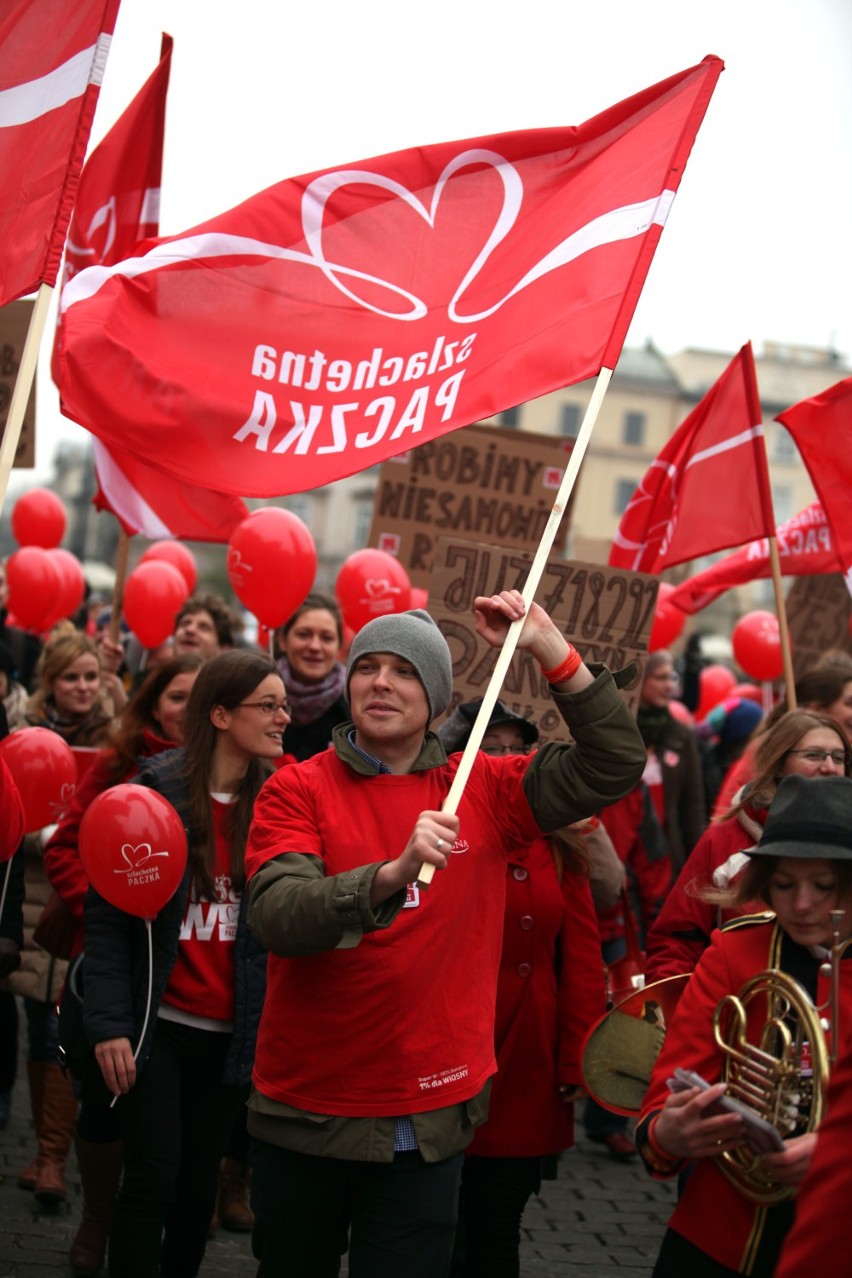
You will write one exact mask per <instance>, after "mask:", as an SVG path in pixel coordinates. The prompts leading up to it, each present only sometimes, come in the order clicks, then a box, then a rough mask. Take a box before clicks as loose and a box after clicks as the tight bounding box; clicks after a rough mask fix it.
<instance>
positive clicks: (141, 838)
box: [78, 784, 187, 919]
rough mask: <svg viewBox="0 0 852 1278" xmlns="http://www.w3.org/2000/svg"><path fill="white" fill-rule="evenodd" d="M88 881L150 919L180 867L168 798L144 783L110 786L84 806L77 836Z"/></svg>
mask: <svg viewBox="0 0 852 1278" xmlns="http://www.w3.org/2000/svg"><path fill="white" fill-rule="evenodd" d="M78 846H79V848H80V859H81V861H82V862H83V869H84V870H85V871H86V874H87V876H88V879H89V882H90V883H91V885H92V887H93V888H94V889H95V891H96V892H99V893H100V895H101V896H102V897H103V898H104V900H106V901H109V903H110V905H114V906H115V907H116V908H117V909H119V910H123V911H124V912H125V913H126V914H133V915H135V916H136V917H137V918H140V919H153V918H155V917H156V915H158V914H159V912H160V910H161V909H162V908H163V906H164V905H165V904H166V902H167V901H169V900H171V898H172V896H174V894H175V892H176V891H177V889H178V887H179V886H180V884H181V881H182V880H183V875H184V871H185V869H186V857H187V841H186V830H185V829H184V825H183V822H182V821H181V819H180V817H179V816H178V814H177V812H176V811H175V809H174V808H173V807H172V805H171V804H170V803H169V801H168V799H166V798H164V797H163V795H161V794H158V793H157V791H156V790H149V789H148V787H147V786H144V785H130V784H124V785H114V786H112V787H111V789H109V790H103V791H102V792H101V793H100V794H99V795H98V796H97V798H96V799H94V800H93V801H92V802H91V803H90V804H89V806H88V808H87V809H86V811H85V813H84V815H83V819H82V821H81V822H80V834H79V838H78Z"/></svg>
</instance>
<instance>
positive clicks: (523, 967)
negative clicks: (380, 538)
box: [517, 963, 532, 976]
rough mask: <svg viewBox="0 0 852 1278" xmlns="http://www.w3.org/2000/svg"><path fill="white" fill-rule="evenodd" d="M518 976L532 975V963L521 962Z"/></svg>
mask: <svg viewBox="0 0 852 1278" xmlns="http://www.w3.org/2000/svg"><path fill="white" fill-rule="evenodd" d="M517 972H518V976H531V975H532V963H519V964H518V967H517Z"/></svg>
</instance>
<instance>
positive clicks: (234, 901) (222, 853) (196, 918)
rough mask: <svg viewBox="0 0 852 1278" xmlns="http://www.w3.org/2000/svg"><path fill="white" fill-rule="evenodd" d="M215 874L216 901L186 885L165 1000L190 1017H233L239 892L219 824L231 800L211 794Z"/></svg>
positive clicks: (222, 821) (216, 1019)
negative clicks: (185, 894) (181, 917)
mask: <svg viewBox="0 0 852 1278" xmlns="http://www.w3.org/2000/svg"><path fill="white" fill-rule="evenodd" d="M210 804H211V808H212V813H213V837H214V840H215V849H214V850H215V854H216V873H215V876H214V885H215V900H213V901H207V900H199V898H198V894H197V891H196V889H195V886H194V885H192V886H191V887H190V889H189V896H188V898H187V902H186V911H185V913H184V916H183V923H182V924H181V929H180V940H179V943H178V954H177V961H176V963H175V965H174V967H173V968H172V973H171V976H170V977H169V983H168V985H167V986H166V991H165V993H164V995H163V1003H164V1004H166V1005H167V1006H169V1007H175V1008H177V1009H178V1011H181V1012H186V1013H188V1014H189V1015H191V1016H202V1017H205V1018H206V1019H208V1020H214V1021H227V1022H231V1021H233V1019H234V941H235V939H236V935H237V920H238V918H239V913H240V894H239V892H235V891H234V890H233V888H232V887H231V850H230V844H229V842H228V840H227V839H226V837H225V833H224V829H223V825H224V820H225V815H226V813H227V812H228V808H229V806H230V805H229V804H227V803H223V802H221V801H220V800H219V799H216V798H214V797H213V796H212V795H211V796H210Z"/></svg>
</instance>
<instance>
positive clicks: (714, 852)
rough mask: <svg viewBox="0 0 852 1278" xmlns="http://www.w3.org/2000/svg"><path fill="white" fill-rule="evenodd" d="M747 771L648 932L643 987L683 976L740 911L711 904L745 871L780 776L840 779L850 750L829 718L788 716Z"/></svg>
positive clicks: (804, 713) (766, 737)
mask: <svg viewBox="0 0 852 1278" xmlns="http://www.w3.org/2000/svg"><path fill="white" fill-rule="evenodd" d="M754 766H755V773H754V777H753V779H752V780H751V781H750V782H749V783H748V784H747V785H745V786H743V787H742V788H741V789H740V790H739V792H738V793H737V795H736V796H735V801H734V803H733V805H732V806H731V807H730V808H729V809H728V811H727V812H726V813H725V814H724V815H723V816H722V817H720V818H719V819H718V820H716V821H714V822H713V823H712V824H711V825H710V826H709V827H708V828H707V830H705V832H704V834H703V835H702V836H701V838H700V839H699V841H698V843H697V844H696V846H695V848H694V850H693V852H692V855H691V856H690V857H689V858H688V860H687V862H686V864H685V865H684V867H683V869H682V870H681V872H680V874H679V875H678V877H677V879H676V881H675V883H674V886H673V887H672V889H671V891H670V892H669V894H668V896H667V898H666V901H665V904H664V905H663V908H662V909H661V911H660V913H659V915H658V917H657V919H656V921H655V923H654V925H653V927H652V928H651V929H650V931H649V933H648V938H647V962H646V966H645V977H646V980H647V981H648V982H651V981H659V980H662V978H663V977H666V976H675V975H677V974H679V973H682V972H691V971H692V970H693V968H694V967H695V964H696V962H697V961H698V959H699V958H700V957H701V955H702V953H703V952H704V950H705V949H706V947H707V946H708V945H709V943H710V933H711V932H712V931H713V928H714V927H718V926H719V925H720V924H721V923H722V922H724V921H725V919H727V918H731V917H733V916H735V915H736V914H737V913H742V910H737V909H732V908H731V907H728V908H724V907H720V906H719V904H718V903H717V902H716V901H715V900H714V899H712V898H714V897H715V896H718V893H719V891H720V890H725V889H726V888H728V887H729V886H730V884H731V883H732V882H733V881H734V880H735V879H736V878H737V876H738V875H739V874H740V872H741V871H742V869H743V868H744V867H745V866H746V865H748V863H749V858H748V855H747V849H749V848H751V847H753V846H754V845H755V844H756V843H757V842H758V841H759V839H760V836H761V834H762V833H763V827H764V824H765V821H766V811H767V809H768V807H769V805H770V803H771V802H772V800H773V799H774V797H775V793H776V791H777V789H778V786H779V785H780V783H781V781H782V780H783V779H784V777H788V776H803V777H818V776H848V775H849V773H850V752H849V748H848V746H847V744H846V739H845V737H844V734H843V730H842V729H841V728H840V727H839V725H838V724H837V722H836V721H835V720H834V719H832V718H829V716H828V715H826V714H821V713H819V712H818V711H814V710H788V711H787V712H786V714H783V715H782V716H781V717H780V718H779V719H777V720H776V721H775V723H774V724H773V725H772V727H771V728H769V729H768V731H766V732H765V733H764V734H763V736H761V737H760V738H759V740H758V744H757V749H756V753H755V760H754Z"/></svg>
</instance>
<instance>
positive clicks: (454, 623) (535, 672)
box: [429, 537, 659, 744]
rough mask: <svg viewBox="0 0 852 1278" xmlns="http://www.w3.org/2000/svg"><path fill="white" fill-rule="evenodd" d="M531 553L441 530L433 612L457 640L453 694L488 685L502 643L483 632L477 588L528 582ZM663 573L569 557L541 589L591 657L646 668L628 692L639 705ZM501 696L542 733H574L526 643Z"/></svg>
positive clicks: (547, 736)
mask: <svg viewBox="0 0 852 1278" xmlns="http://www.w3.org/2000/svg"><path fill="white" fill-rule="evenodd" d="M531 561H532V555H531V554H529V553H527V552H525V551H521V550H511V549H506V548H505V547H497V546H488V545H484V544H482V543H479V542H469V541H462V540H458V539H456V538H452V537H440V538H439V539H438V541H437V544H436V547H435V565H434V568H433V570H432V578H431V581H430V585H429V612H430V614H431V616H432V617H434V619H435V621H436V622H437V623H438V625H439V626H440V628H441V630H442V631H443V633H444V636H445V638H446V640H447V642H448V644H449V645H450V652H451V654H452V658H453V702H452V705H451V706H450V712H452V710H453V709H454V708H455V706H457V705H458V704H459V703H460V702H462V701H470V700H472V699H473V698H474V697H481V696H483V694H484V693H485V690H486V688H487V686H488V681H489V679H490V677H491V672H492V671H493V669H494V666H495V664H496V662H497V657H498V651H497V650H496V649H494V648H491V647H489V646H488V644H486V643H485V642H484V641H483V640H481V639H480V638H479V637H478V635H477V634H476V630H475V627H474V618H473V601H474V599H475V597H476V596H477V595H490V594H494V593H496V592H497V591H499V590H513V589H514V590H521V589H523V585H524V582H525V581H526V578H527V575H528V573H529V568H530V563H531ZM658 588H659V581H658V579H657V578H656V577H652V576H650V575H649V574H647V573H641V572H631V571H630V570H629V569H626V568H607V567H603V566H602V565H601V564H588V563H578V562H576V561H572V560H567V559H555V558H551V559H549V560H548V562H547V565H546V567H545V570H544V574H543V576H542V579H541V584H540V587H539V589H538V591H537V593H536V602H537V603H540V604H541V606H542V607H543V608H544V609H546V611H547V612H548V613H549V614H550V616H551V617H552V618H553V620H554V621H555V622H556V624H557V625H558V626H559V627H560V628H561V629H562V630H563V632H564V634H565V635H566V637H567V638H568V639H569V640H570V641H571V643H573V644H574V645H575V646H576V647H577V649H578V650H579V651H580V653H581V654H582V656H583V657H584V659H585V660H586V661H603V662H605V663H606V665H608V666H609V667H610V669H611V670H617V669H619V668H621V667H622V666H626V665H628V664H629V663H630V662H631V661H635V662H636V665H637V669H638V671H639V674H638V676H637V678H636V679H635V680H634V681H633V683H632V684H631V686H630V688H629V689H623V690H622V695H623V696H624V697H625V699H626V700H627V702H628V704H629V705H630V706H631V708H633V709H635V707H636V704H637V703H638V699H639V686H640V682H641V672H642V668H643V667H644V661H645V657H646V656H647V652H648V640H649V638H650V634H651V625H652V623H653V620H654V608H655V605H656V602H657V591H658ZM498 695H499V697H500V699H501V700H502V701H503V702H505V704H506V705H508V706H510V707H511V709H512V710H513V711H514V712H515V713H516V714H520V715H523V717H524V718H525V719H531V720H532V721H533V722H534V723H536V724H537V725H538V729H539V732H540V734H541V736H540V741H541V744H544V743H545V742H547V741H551V740H567V739H568V730H567V728H566V726H565V724H564V722H563V720H562V717H561V715H560V714H559V712H558V710H556V709H555V707H554V705H553V701H552V699H551V697H550V694H549V692H548V690H547V684H546V682H545V681H544V679H543V678H542V676H541V671H540V669H539V666H538V662H537V661H536V660H535V659H534V658H533V657H531V656H529V655H528V654H527V653H526V652H524V651H521V650H519V651H518V652H516V653H515V655H514V657H513V658H512V663H511V665H510V667H509V671H508V674H507V676H506V680H505V682H504V684H503V688H502V690H501V691H500V693H499V694H498Z"/></svg>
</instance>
